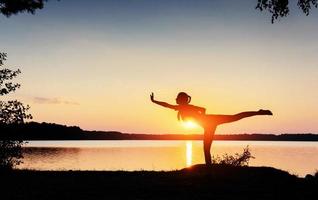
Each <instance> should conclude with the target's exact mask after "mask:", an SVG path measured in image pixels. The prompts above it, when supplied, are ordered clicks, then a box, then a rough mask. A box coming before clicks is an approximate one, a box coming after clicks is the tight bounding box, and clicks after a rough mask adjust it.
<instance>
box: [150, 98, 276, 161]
mask: <svg viewBox="0 0 318 200" xmlns="http://www.w3.org/2000/svg"><path fill="white" fill-rule="evenodd" d="M150 99H151V101H152V102H153V103H155V104H158V105H160V106H163V107H166V108H170V109H173V110H176V111H178V119H179V120H180V119H181V120H183V121H188V120H191V121H194V122H196V123H197V124H199V125H200V126H201V127H202V128H203V129H204V142H203V148H204V158H205V163H206V165H211V164H212V161H211V153H210V149H211V144H212V141H213V137H214V133H215V130H216V127H217V126H218V125H220V124H224V123H230V122H234V121H237V120H240V119H243V118H246V117H252V116H255V115H273V114H272V112H271V111H270V110H259V111H248V112H241V113H238V114H236V115H211V114H206V113H205V108H203V107H198V106H194V105H191V104H190V101H191V97H190V96H189V95H188V94H187V93H185V92H180V93H179V94H178V96H177V98H176V103H177V105H171V104H168V103H166V102H161V101H156V100H155V98H154V94H153V93H151V95H150Z"/></svg>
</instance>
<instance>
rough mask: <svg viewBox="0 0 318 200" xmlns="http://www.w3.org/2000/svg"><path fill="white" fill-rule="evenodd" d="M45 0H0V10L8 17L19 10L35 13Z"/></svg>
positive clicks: (19, 11)
mask: <svg viewBox="0 0 318 200" xmlns="http://www.w3.org/2000/svg"><path fill="white" fill-rule="evenodd" d="M46 1H47V0H0V12H1V13H2V14H4V15H5V16H7V17H9V16H11V15H12V14H18V13H21V12H28V13H32V14H34V13H35V10H37V9H42V8H43V5H44V2H46Z"/></svg>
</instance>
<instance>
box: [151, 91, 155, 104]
mask: <svg viewBox="0 0 318 200" xmlns="http://www.w3.org/2000/svg"><path fill="white" fill-rule="evenodd" d="M150 100H151V101H152V102H154V101H155V97H154V95H153V92H152V93H151V94H150Z"/></svg>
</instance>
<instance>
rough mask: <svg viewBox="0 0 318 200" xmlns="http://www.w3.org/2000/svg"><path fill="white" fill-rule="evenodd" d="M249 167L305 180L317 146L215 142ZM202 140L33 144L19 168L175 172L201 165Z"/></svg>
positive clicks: (316, 161)
mask: <svg viewBox="0 0 318 200" xmlns="http://www.w3.org/2000/svg"><path fill="white" fill-rule="evenodd" d="M247 145H249V147H250V150H251V152H252V155H253V156H254V157H255V159H252V160H251V161H250V165H251V166H271V167H275V168H279V169H283V170H286V171H289V172H290V173H292V174H296V175H299V176H305V175H306V174H308V173H311V174H313V173H314V172H315V171H316V170H318V143H317V142H273V141H270V142H268V141H266V142H264V141H215V142H214V143H213V144H212V149H211V152H212V154H213V155H223V154H225V153H228V154H234V153H241V152H242V151H243V148H244V147H246V146H247ZM202 148H203V147H202V141H132V140H126V141H32V142H29V143H28V144H27V145H26V147H25V148H24V160H23V161H24V163H23V164H21V165H19V167H18V168H20V169H21V168H27V169H36V170H174V169H181V168H184V167H187V166H190V165H194V164H199V163H203V162H204V157H203V150H202Z"/></svg>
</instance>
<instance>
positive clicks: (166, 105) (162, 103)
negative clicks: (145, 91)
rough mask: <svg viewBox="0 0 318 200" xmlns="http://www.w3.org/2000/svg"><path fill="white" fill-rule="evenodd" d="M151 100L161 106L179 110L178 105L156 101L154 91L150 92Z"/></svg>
mask: <svg viewBox="0 0 318 200" xmlns="http://www.w3.org/2000/svg"><path fill="white" fill-rule="evenodd" d="M150 100H151V102H153V103H155V104H158V105H160V106H163V107H166V108H170V109H173V110H178V106H176V105H171V104H168V103H166V102H163V101H156V100H155V97H154V94H153V92H152V93H151V94H150Z"/></svg>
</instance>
